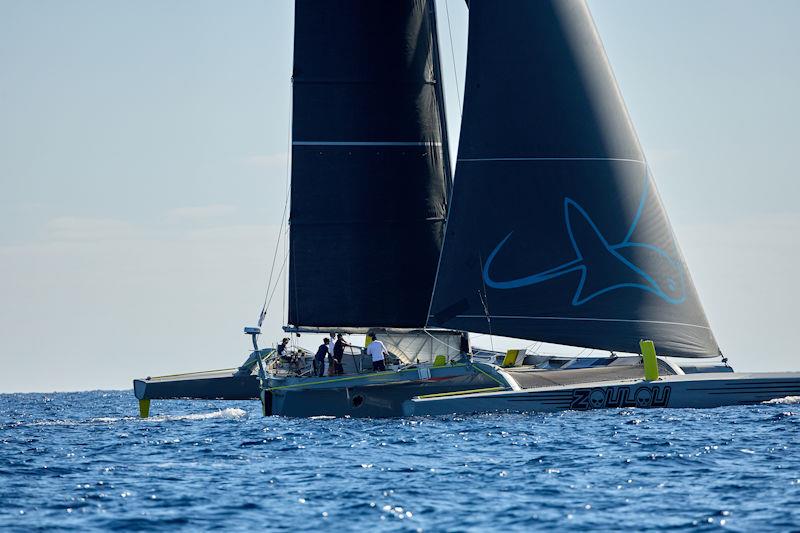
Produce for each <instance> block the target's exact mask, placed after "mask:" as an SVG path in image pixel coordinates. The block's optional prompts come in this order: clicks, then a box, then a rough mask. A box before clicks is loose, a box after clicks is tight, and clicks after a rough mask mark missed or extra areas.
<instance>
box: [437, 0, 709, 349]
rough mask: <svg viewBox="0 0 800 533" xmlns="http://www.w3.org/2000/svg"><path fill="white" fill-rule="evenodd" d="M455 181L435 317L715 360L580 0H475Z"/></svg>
mask: <svg viewBox="0 0 800 533" xmlns="http://www.w3.org/2000/svg"><path fill="white" fill-rule="evenodd" d="M469 8H470V14H469V15H470V19H469V37H468V55H467V77H466V81H465V94H464V112H463V117H462V126H461V138H460V143H459V153H458V158H457V168H456V179H455V186H454V190H453V195H452V202H451V206H450V211H449V214H448V221H447V229H446V235H445V239H444V246H443V250H442V256H441V259H440V264H439V271H438V274H437V278H436V286H435V289H434V294H433V298H432V302H431V306H430V311H429V324H430V325H433V326H438V327H445V328H455V329H462V330H468V331H475V332H481V333H492V334H496V335H503V336H508V337H516V338H523V339H530V340H536V341H543V342H551V343H556V344H564V345H570V346H580V347H587V348H596V349H606V350H612V351H621V352H636V351H638V345H639V340H640V339H651V340H653V341H654V342H655V343H656V346H658V348H659V353H662V354H665V355H675V356H686V357H706V356H715V355H717V354H718V353H719V348H718V346H717V344H716V341H715V339H714V336H713V333H712V332H711V329H710V327H709V325H708V320H707V319H706V316H705V313H704V311H703V308H702V305H701V304H700V301H699V298H698V296H697V291H696V290H695V287H694V284H693V283H692V280H691V276H690V275H689V271H688V268H687V266H686V263H685V261H684V259H683V255H682V254H681V252H680V249H679V247H678V244H677V241H676V239H675V236H674V234H673V231H672V228H671V226H670V224H669V221H668V219H667V216H666V211H665V209H664V206H663V204H662V202H661V199H660V197H659V195H658V192H657V190H656V186H655V182H654V180H653V177H652V175H651V173H650V171H649V168H648V166H647V163H646V159H645V156H644V153H643V151H642V149H641V146H640V145H639V141H638V138H637V136H636V133H635V131H634V128H633V125H632V123H631V120H630V117H629V115H628V112H627V109H626V108H625V105H624V102H623V100H622V96H621V93H620V91H619V88H618V87H617V84H616V80H615V79H614V76H613V73H612V71H611V68H610V66H609V64H608V60H607V58H606V56H605V52H604V51H603V47H602V44H601V42H600V40H599V37H598V34H597V31H596V29H595V27H594V23H593V21H592V19H591V15H590V14H589V10H588V8H587V6H586V4H585V2H584V1H582V0H504V1H503V2H497V1H493V0H471V1H470V2H469Z"/></svg>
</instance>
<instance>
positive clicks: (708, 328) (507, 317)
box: [430, 315, 711, 330]
mask: <svg viewBox="0 0 800 533" xmlns="http://www.w3.org/2000/svg"><path fill="white" fill-rule="evenodd" d="M430 316H433V315H430ZM456 317H457V318H480V319H485V318H486V316H485V315H456ZM491 318H500V319H510V318H520V319H526V320H573V321H592V322H632V323H646V324H665V325H669V326H686V327H690V328H699V329H707V330H711V328H710V327H708V326H699V325H697V324H686V323H684V322H666V321H662V320H633V319H628V318H588V317H586V318H584V317H568V316H517V315H491Z"/></svg>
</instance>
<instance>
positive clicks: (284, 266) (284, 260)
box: [266, 252, 289, 308]
mask: <svg viewBox="0 0 800 533" xmlns="http://www.w3.org/2000/svg"><path fill="white" fill-rule="evenodd" d="M288 258H289V252H286V253H285V254H284V256H283V261H282V262H281V269H280V270H279V271H278V278H280V277H281V274H283V270H284V269H285V268H286V263H288V261H287V259H288ZM278 284H279V282H278V281H276V282H275V286H274V287H272V292H271V293H269V300H268V301H267V304H266V306H267V308H269V304H270V303H272V297H273V296H275V291H277V290H278Z"/></svg>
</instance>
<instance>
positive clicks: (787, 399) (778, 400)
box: [762, 396, 800, 404]
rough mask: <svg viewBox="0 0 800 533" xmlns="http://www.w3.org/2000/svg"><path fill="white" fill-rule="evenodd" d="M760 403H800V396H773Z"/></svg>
mask: <svg viewBox="0 0 800 533" xmlns="http://www.w3.org/2000/svg"><path fill="white" fill-rule="evenodd" d="M762 403H772V404H776V403H777V404H795V403H800V396H786V397H785V398H773V399H772V400H767V401H766V402H762Z"/></svg>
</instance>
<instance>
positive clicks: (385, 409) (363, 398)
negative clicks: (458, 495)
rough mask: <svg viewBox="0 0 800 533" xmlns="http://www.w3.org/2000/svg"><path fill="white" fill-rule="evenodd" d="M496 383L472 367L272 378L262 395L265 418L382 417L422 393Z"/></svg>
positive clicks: (494, 385)
mask: <svg viewBox="0 0 800 533" xmlns="http://www.w3.org/2000/svg"><path fill="white" fill-rule="evenodd" d="M500 384H501V381H500V380H498V378H497V377H495V376H493V375H492V374H491V373H488V372H485V371H481V370H477V369H476V368H475V367H474V366H473V365H463V364H459V365H451V366H444V367H427V368H420V369H409V370H403V371H399V372H395V371H388V372H377V373H370V374H363V375H358V376H348V377H344V378H342V377H330V378H324V377H323V378H275V377H271V378H270V379H269V386H268V388H266V389H265V390H264V391H263V392H262V404H263V406H264V414H265V415H281V416H290V417H312V416H336V417H344V416H348V417H353V418H386V417H397V416H402V415H403V405H404V404H405V403H406V402H407V401H409V400H411V399H412V398H414V397H416V396H420V395H426V394H448V393H453V392H466V391H475V390H487V389H491V390H499V389H500V388H501V387H500V386H499V385H500Z"/></svg>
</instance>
